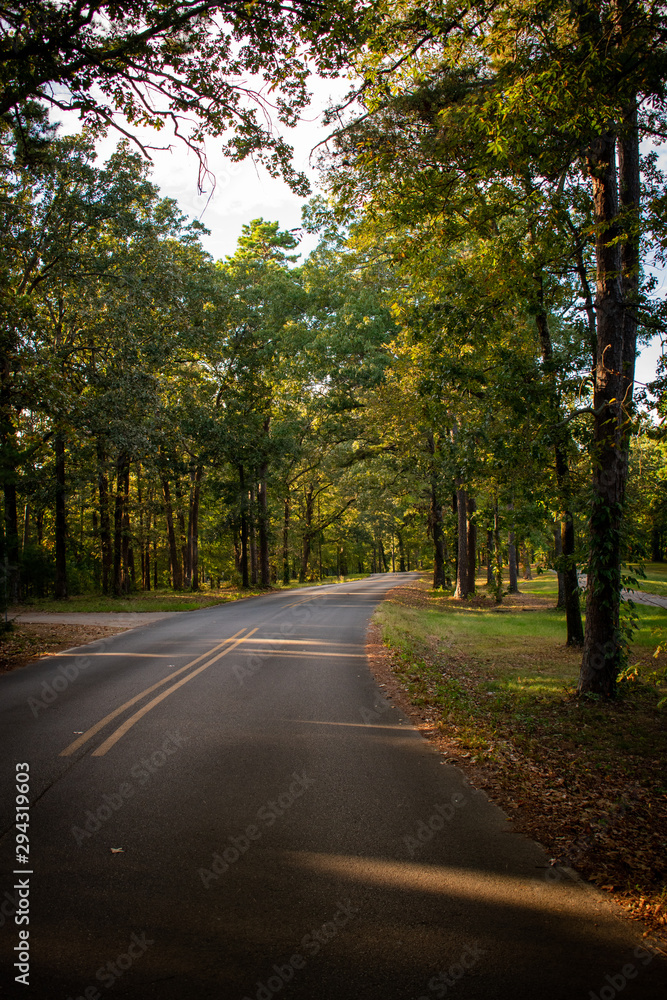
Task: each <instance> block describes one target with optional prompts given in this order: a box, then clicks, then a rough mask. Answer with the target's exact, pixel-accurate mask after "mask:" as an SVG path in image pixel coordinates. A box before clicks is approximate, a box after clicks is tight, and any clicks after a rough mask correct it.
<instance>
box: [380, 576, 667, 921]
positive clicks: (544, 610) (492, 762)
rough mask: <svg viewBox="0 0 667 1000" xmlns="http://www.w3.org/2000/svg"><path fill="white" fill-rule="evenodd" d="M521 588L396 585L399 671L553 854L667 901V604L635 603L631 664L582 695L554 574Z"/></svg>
mask: <svg viewBox="0 0 667 1000" xmlns="http://www.w3.org/2000/svg"><path fill="white" fill-rule="evenodd" d="M483 582H484V581H483V580H481V579H480V580H479V581H478V583H479V584H480V585H481V584H483ZM520 589H521V591H522V593H521V594H520V595H513V596H512V597H511V598H509V597H508V598H505V600H504V601H503V604H502V605H501V606H500V607H497V606H495V605H494V603H493V601H492V599H491V598H490V597H486V596H484V592H485V590H486V588H485V587H483V586H480V587H479V590H480V593H481V596H478V597H475V598H472V599H470V600H468V601H465V602H462V601H457V600H454V599H453V598H452V597H451V596H450V595H449V594H447V593H444V592H442V591H433V590H431V589H429V587H428V585H427V584H425V583H422V584H421V585H419V586H417V587H414V588H405V589H403V588H399V589H396V590H395V591H393V592H392V599H391V600H388V601H385V602H384V604H383V605H381V607H380V609H379V611H378V614H377V622H378V624H379V625H380V628H381V631H382V635H383V640H384V642H385V644H386V645H387V646H388V647H389V648H390V649H391V651H392V664H393V666H392V669H393V673H394V675H395V677H396V678H397V680H398V681H399V682H400V683H401V685H402V687H403V689H404V691H405V692H406V693H407V695H408V697H409V699H410V701H411V702H412V705H413V706H415V708H416V709H417V710H419V711H421V712H423V717H424V718H425V719H426V720H428V723H429V727H430V729H431V730H432V732H433V733H434V734H435V736H436V737H440V738H442V739H445V740H446V741H448V742H449V743H450V744H451V745H452V746H453V747H454V748H455V749H454V753H455V754H456V755H458V756H459V758H462V759H463V760H465V761H466V762H468V763H469V764H470V765H471V766H474V767H477V768H480V769H481V770H482V772H483V773H484V775H485V776H486V779H488V781H489V782H490V783H491V787H492V788H494V789H495V790H496V791H497V793H498V798H499V800H500V801H501V802H502V804H503V805H504V807H505V808H506V809H507V810H508V812H510V814H511V815H513V816H514V818H515V819H516V820H517V821H518V822H519V825H520V824H521V822H524V828H525V829H526V830H527V831H528V832H530V833H532V834H533V835H534V836H536V837H537V838H538V839H540V840H541V841H542V842H543V843H544V844H545V845H547V846H548V849H549V850H550V851H551V852H552V853H553V854H554V856H556V857H560V858H561V859H563V860H565V861H569V863H573V864H575V867H578V868H579V869H580V870H581V871H582V872H583V873H584V874H586V875H588V876H589V877H590V878H592V879H593V880H594V881H597V882H598V883H599V884H601V885H602V884H604V885H607V886H609V885H613V886H614V887H615V889H616V890H618V891H620V892H623V893H626V894H629V895H628V896H627V898H628V899H629V901H630V902H629V903H628V905H634V903H635V902H637V900H635V899H634V897H633V893H636V892H637V891H641V892H642V893H644V895H645V897H646V898H651V899H653V900H654V902H655V905H656V906H657V905H658V904H660V906H664V904H665V903H667V859H666V857H667V852H666V850H665V848H666V847H667V844H666V843H665V830H667V774H666V773H665V763H666V762H667V726H666V725H665V723H666V722H667V709H663V710H660V709H659V708H658V705H659V702H660V700H661V699H662V698H665V696H667V667H666V664H667V656H665V654H661V655H660V657H659V658H658V659H657V660H656V659H654V658H653V656H652V654H653V651H654V649H655V647H656V645H657V642H658V638H659V636H658V633H659V632H660V630H661V629H663V628H664V627H665V626H667V611H664V610H662V609H659V608H653V607H647V606H640V605H638V606H637V613H638V615H639V621H640V630H639V632H638V633H637V634H636V636H635V639H636V641H635V642H634V644H633V646H632V649H631V656H630V663H631V664H636V665H637V670H636V676H635V677H634V680H633V681H627V682H624V683H622V684H620V686H619V696H618V698H617V699H616V701H615V702H614V703H612V704H608V703H604V702H602V701H600V700H598V699H594V698H591V699H583V698H577V697H576V684H577V678H578V671H579V665H580V661H581V651H580V650H573V649H569V648H567V647H566V646H565V634H566V633H565V616H564V612H562V611H558V610H556V609H555V607H554V604H555V597H556V591H557V586H556V580H555V577H553V576H551V575H549V576H547V575H546V574H545V575H544V576H540V577H537V578H536V579H535V580H534V581H521V582H520ZM486 779H485V780H486ZM555 805H557V809H555V808H554V806H555ZM526 824H527V825H526ZM616 827H618V829H619V830H620V831H621V833H619V834H618V836H615V837H613V838H611V840H613V845H611V844H608V843H607V841H608V840H609V831H610V829H612V828H614V829H615V828H616ZM572 845H574V847H573V846H572ZM582 845H584V846H583V847H582ZM572 851H574V853H575V855H576V856H575V858H574V860H573V858H572ZM568 852H569V853H568ZM575 862H576V863H575ZM657 912H658V911H656V913H657Z"/></svg>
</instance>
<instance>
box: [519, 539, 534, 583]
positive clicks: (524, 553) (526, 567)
mask: <svg viewBox="0 0 667 1000" xmlns="http://www.w3.org/2000/svg"><path fill="white" fill-rule="evenodd" d="M521 562H522V564H523V578H524V580H532V579H533V574H532V572H531V569H530V552H529V550H528V545H527V544H526V539H525V538H522V539H521Z"/></svg>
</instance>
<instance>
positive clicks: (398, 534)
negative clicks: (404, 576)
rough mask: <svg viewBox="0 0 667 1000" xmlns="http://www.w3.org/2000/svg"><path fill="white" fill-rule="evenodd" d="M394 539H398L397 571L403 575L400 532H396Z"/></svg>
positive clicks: (402, 552)
mask: <svg viewBox="0 0 667 1000" xmlns="http://www.w3.org/2000/svg"><path fill="white" fill-rule="evenodd" d="M396 537H397V538H398V571H399V573H405V549H404V547H403V535H402V534H401V532H400V531H397V532H396Z"/></svg>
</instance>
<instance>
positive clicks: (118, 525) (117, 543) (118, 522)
mask: <svg viewBox="0 0 667 1000" xmlns="http://www.w3.org/2000/svg"><path fill="white" fill-rule="evenodd" d="M129 474H130V457H129V455H128V454H127V452H126V451H123V450H121V451H119V452H118V458H117V459H116V497H115V502H114V525H113V526H114V538H113V592H114V595H115V596H116V597H121V596H122V594H123V593H124V592H125V586H124V578H123V567H125V568H127V529H126V525H125V504H126V484H127V487H128V489H129Z"/></svg>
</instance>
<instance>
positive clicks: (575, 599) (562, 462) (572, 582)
mask: <svg viewBox="0 0 667 1000" xmlns="http://www.w3.org/2000/svg"><path fill="white" fill-rule="evenodd" d="M584 280H585V275H584ZM536 322H537V328H538V331H539V335H540V343H541V347H542V361H543V363H544V367H545V371H546V372H547V375H548V376H549V378H550V379H551V381H552V382H553V380H554V378H555V370H554V362H553V349H552V344H551V330H550V329H549V320H548V316H547V311H546V308H545V305H544V288H543V282H542V276H541V275H540V277H539V281H538V312H537V316H536ZM553 405H554V412H555V413H559V410H560V407H559V402H558V398H557V394H556V390H555V387H554V389H553ZM569 443H570V433H569V431H568V430H567V428H566V426H565V425H564V424H561V425H560V426H559V427H558V428H557V432H556V439H555V441H554V453H555V459H556V481H557V483H558V492H559V494H560V500H561V511H562V514H561V519H562V523H563V524H565V525H569V526H570V527H569V528H568V529H567V530H562V531H561V532H560V534H559V535H558V536H557V541H556V546H557V548H559V549H560V551H558V552H557V553H556V555H557V557H558V556H562V563H563V569H559V570H558V603H557V607H559V608H561V607H564V608H565V621H566V627H567V640H566V642H567V645H568V646H581V645H582V643H583V635H584V630H583V624H582V621H581V607H580V604H579V581H578V579H577V567H576V564H575V561H574V560H575V551H574V545H575V537H574V519H573V515H572V485H571V477H570V465H569V459H568V446H569Z"/></svg>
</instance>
